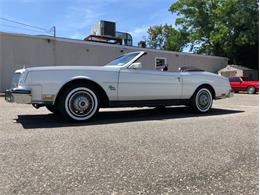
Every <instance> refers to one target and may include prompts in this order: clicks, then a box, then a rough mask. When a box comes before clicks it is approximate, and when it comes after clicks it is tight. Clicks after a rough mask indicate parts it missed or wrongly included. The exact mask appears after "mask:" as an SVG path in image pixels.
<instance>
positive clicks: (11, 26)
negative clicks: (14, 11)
mask: <svg viewBox="0 0 260 195" xmlns="http://www.w3.org/2000/svg"><path fill="white" fill-rule="evenodd" d="M0 26H5V27H10V28H20V29H25V30H29V31H34V32H41V33H42V32H43V31H40V30H34V29H29V28H25V27H21V26H13V25H8V24H0ZM45 33H47V34H51V33H50V32H49V33H48V32H45Z"/></svg>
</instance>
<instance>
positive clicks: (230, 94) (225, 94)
mask: <svg viewBox="0 0 260 195" xmlns="http://www.w3.org/2000/svg"><path fill="white" fill-rule="evenodd" d="M233 96H234V92H233V91H232V90H229V92H228V93H223V94H221V95H220V96H217V97H216V99H224V98H230V97H233Z"/></svg>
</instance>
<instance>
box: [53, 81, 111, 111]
mask: <svg viewBox="0 0 260 195" xmlns="http://www.w3.org/2000/svg"><path fill="white" fill-rule="evenodd" d="M75 84H87V85H88V86H90V87H93V88H94V89H95V90H96V92H97V93H98V95H99V97H100V104H101V105H100V107H108V105H109V99H108V96H107V94H106V92H105V91H104V89H103V88H102V87H101V86H100V85H99V84H97V83H96V82H94V81H91V80H88V79H75V80H72V81H69V82H68V83H66V84H65V85H63V86H62V88H61V89H60V90H59V92H58V94H57V96H56V99H55V104H56V102H57V101H59V98H60V95H61V94H62V92H63V91H64V90H65V89H66V88H68V87H71V86H73V85H75Z"/></svg>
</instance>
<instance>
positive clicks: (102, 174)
mask: <svg viewBox="0 0 260 195" xmlns="http://www.w3.org/2000/svg"><path fill="white" fill-rule="evenodd" d="M258 125H259V124H258V95H247V94H235V96H234V97H233V98H230V99H225V100H218V101H215V102H214V106H213V109H212V111H211V112H209V113H207V114H202V115H198V114H193V113H192V112H191V110H190V109H189V108H186V107H170V108H166V109H164V110H159V109H153V108H124V109H102V110H101V111H100V113H99V115H98V116H97V117H96V119H95V121H91V122H88V123H81V124H73V123H66V122H63V121H62V120H61V119H60V118H59V117H57V116H55V115H53V114H51V113H49V112H48V111H47V110H46V109H45V108H40V109H39V110H36V109H34V108H33V107H32V106H30V105H18V104H10V103H5V101H4V98H3V97H1V98H0V172H1V174H0V194H180V193H183V194H190V193H198V194H205V193H206V194H210V193H212V194H258Z"/></svg>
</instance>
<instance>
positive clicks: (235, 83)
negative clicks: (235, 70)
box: [229, 77, 259, 94]
mask: <svg viewBox="0 0 260 195" xmlns="http://www.w3.org/2000/svg"><path fill="white" fill-rule="evenodd" d="M229 82H230V86H231V87H232V90H233V91H234V92H239V91H247V92H248V93H249V94H253V93H256V92H258V90H259V81H249V80H248V79H247V78H245V77H229Z"/></svg>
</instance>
